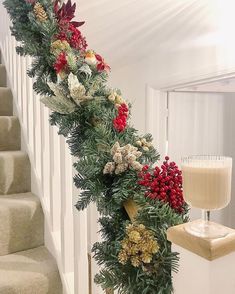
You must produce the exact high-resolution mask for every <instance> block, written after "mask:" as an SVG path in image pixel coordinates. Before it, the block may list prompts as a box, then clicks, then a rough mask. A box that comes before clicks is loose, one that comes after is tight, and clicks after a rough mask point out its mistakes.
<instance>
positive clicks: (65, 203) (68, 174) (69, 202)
mask: <svg viewBox="0 0 235 294" xmlns="http://www.w3.org/2000/svg"><path fill="white" fill-rule="evenodd" d="M60 142H61V159H62V166H63V168H62V169H61V172H62V173H61V178H62V180H63V187H62V194H61V245H62V247H61V254H62V264H63V270H64V272H65V273H68V272H72V271H73V268H74V248H73V245H74V244H73V238H74V235H73V230H74V228H73V172H72V164H73V163H72V156H71V155H70V153H69V148H68V146H67V144H66V143H65V138H64V137H62V136H61V138H60Z"/></svg>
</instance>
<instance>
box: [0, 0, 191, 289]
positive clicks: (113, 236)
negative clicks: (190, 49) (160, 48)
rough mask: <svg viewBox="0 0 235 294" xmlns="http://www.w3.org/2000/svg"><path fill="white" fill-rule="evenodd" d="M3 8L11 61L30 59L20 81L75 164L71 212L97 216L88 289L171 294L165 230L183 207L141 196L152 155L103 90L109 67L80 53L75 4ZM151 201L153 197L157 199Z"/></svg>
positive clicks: (29, 1)
mask: <svg viewBox="0 0 235 294" xmlns="http://www.w3.org/2000/svg"><path fill="white" fill-rule="evenodd" d="M4 6H5V7H6V9H7V11H8V13H9V15H10V18H11V20H12V27H11V31H12V35H13V36H15V38H16V40H17V41H19V42H20V43H21V45H20V46H18V47H17V48H16V50H17V53H18V54H20V55H23V56H24V55H29V56H32V57H33V63H32V65H31V68H30V69H29V70H28V75H29V76H30V77H33V78H34V79H35V82H34V90H35V91H36V92H37V93H39V94H41V95H42V98H41V101H42V103H44V104H45V106H47V107H49V108H50V109H51V110H52V111H53V113H52V114H51V116H50V123H51V125H56V126H57V127H58V134H60V135H63V136H64V137H66V140H67V143H68V145H69V148H70V151H71V154H72V155H74V156H75V157H76V158H77V161H76V163H75V164H74V167H75V170H76V171H77V173H76V175H75V177H74V183H75V185H76V187H78V188H80V189H82V192H81V193H80V195H79V196H78V202H77V204H76V207H77V209H78V210H83V209H85V208H86V207H87V206H88V205H89V204H90V202H95V203H96V206H97V209H98V211H99V213H100V220H99V222H100V225H101V234H102V236H103V241H102V242H99V243H96V244H94V246H93V250H92V251H93V254H94V258H95V259H96V260H97V262H98V264H99V265H102V270H101V271H100V273H99V274H98V275H97V276H96V278H95V281H96V283H98V284H100V285H101V286H102V287H103V289H109V290H110V289H116V290H118V293H123V294H134V293H142V294H170V293H172V291H173V288H172V271H177V265H178V259H179V257H178V254H177V253H174V252H172V251H171V245H170V243H169V242H168V241H167V238H166V230H167V228H169V227H170V226H173V225H176V224H180V223H182V222H184V221H187V207H186V205H185V204H183V205H182V207H180V209H178V210H175V209H174V205H172V206H171V205H169V203H168V202H164V201H162V200H161V199H160V198H159V199H150V198H149V197H148V194H146V193H149V192H148V191H152V190H151V189H153V188H152V186H151V181H156V180H157V178H156V179H155V178H154V175H155V173H156V169H154V167H155V165H156V162H157V161H159V154H158V152H157V151H156V150H155V148H154V147H153V146H152V143H151V141H152V137H151V135H150V134H146V135H144V136H140V135H139V134H138V132H137V130H135V129H134V128H133V127H131V126H130V123H129V118H130V110H131V105H130V104H128V103H127V102H126V100H125V98H124V97H123V95H122V93H121V91H120V90H119V89H112V88H110V87H108V85H107V81H108V72H109V70H110V68H109V66H108V65H107V64H106V63H105V61H104V59H103V58H102V57H101V56H100V55H99V54H97V53H96V52H95V51H94V50H87V43H86V40H85V38H84V37H83V35H82V34H81V31H80V30H79V29H78V28H79V27H80V26H81V25H82V24H83V22H76V21H72V19H73V17H74V14H75V4H74V5H72V4H71V0H68V2H67V3H63V4H61V3H60V2H59V1H58V0H54V1H52V2H51V1H47V0H38V1H35V0H5V2H4ZM165 164H166V165H167V164H168V163H165ZM163 166H164V165H163ZM172 172H173V171H171V173H172ZM172 176H173V177H174V174H173V175H172ZM162 177H166V175H164V170H163V171H162V174H161V178H162ZM150 178H151V179H150ZM140 180H142V184H143V185H140V184H139V181H140ZM166 182H167V180H166ZM161 183H164V181H163V180H162V179H161ZM177 183H178V182H176V184H177ZM161 185H163V184H161ZM169 185H170V184H169ZM145 186H146V187H147V186H148V191H147V190H146V189H145ZM154 187H157V185H156V183H155V186H154ZM181 188H182V187H181V186H180V183H179V187H178V189H179V190H180V189H181ZM162 189H164V187H163V188H162ZM168 190H169V191H170V189H168ZM168 190H167V189H166V190H164V191H168ZM164 191H163V192H162V193H165V194H164V195H165V196H164V197H165V198H166V197H167V195H166V193H168V192H164ZM169 193H170V192H169ZM177 193H178V192H177ZM155 194H156V195H159V197H161V191H160V192H158V193H155ZM155 194H154V195H155ZM179 195H180V193H179ZM177 197H180V196H177ZM128 199H133V200H134V201H135V202H136V203H137V204H138V207H139V210H138V214H137V216H136V218H135V221H134V224H133V225H131V221H130V218H129V216H128V214H127V212H126V211H125V209H124V206H123V204H124V202H125V201H126V200H128ZM170 199H171V197H170V195H169V199H168V201H170ZM180 203H181V202H180ZM182 203H183V202H182ZM177 208H179V207H177ZM128 228H129V229H128ZM130 228H131V229H130ZM128 238H129V239H128ZM141 238H146V240H147V241H148V242H147V245H148V246H149V247H145V244H144V242H142V241H143V240H142V241H141ZM127 243H128V244H129V246H130V248H129V249H128V251H127V249H126V247H125V246H126V244H127ZM126 253H128V256H129V258H126V257H127V256H126V255H125V254H126ZM140 254H142V257H141V258H140Z"/></svg>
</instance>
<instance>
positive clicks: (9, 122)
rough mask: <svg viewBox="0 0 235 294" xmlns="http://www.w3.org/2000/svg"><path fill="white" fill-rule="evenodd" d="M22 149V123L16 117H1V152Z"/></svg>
mask: <svg viewBox="0 0 235 294" xmlns="http://www.w3.org/2000/svg"><path fill="white" fill-rule="evenodd" d="M19 149H20V123H19V120H18V118H17V117H15V116H0V151H6V150H19Z"/></svg>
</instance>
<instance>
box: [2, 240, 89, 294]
mask: <svg viewBox="0 0 235 294" xmlns="http://www.w3.org/2000/svg"><path fill="white" fill-rule="evenodd" d="M45 293H49V294H61V293H62V287H61V282H60V278H59V275H58V270H57V266H56V263H55V261H54V259H53V257H52V256H51V254H50V253H49V252H48V250H47V249H46V248H45V247H44V246H42V247H37V248H34V249H30V250H26V251H21V252H18V253H14V254H9V255H5V256H1V257H0V294H45ZM84 294H85V293H84Z"/></svg>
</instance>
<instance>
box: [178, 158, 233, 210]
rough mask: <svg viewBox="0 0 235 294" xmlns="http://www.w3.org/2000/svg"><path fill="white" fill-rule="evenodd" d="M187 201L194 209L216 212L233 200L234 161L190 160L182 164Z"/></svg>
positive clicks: (227, 159)
mask: <svg viewBox="0 0 235 294" xmlns="http://www.w3.org/2000/svg"><path fill="white" fill-rule="evenodd" d="M182 174H183V191H184V199H185V201H186V202H187V203H188V204H189V205H190V206H193V207H197V208H201V209H205V210H214V209H221V208H223V207H225V206H227V205H228V203H229V202H230V198H231V174H232V159H231V158H226V161H223V160H216V159H215V160H206V159H202V160H189V161H188V162H183V163H182Z"/></svg>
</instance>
